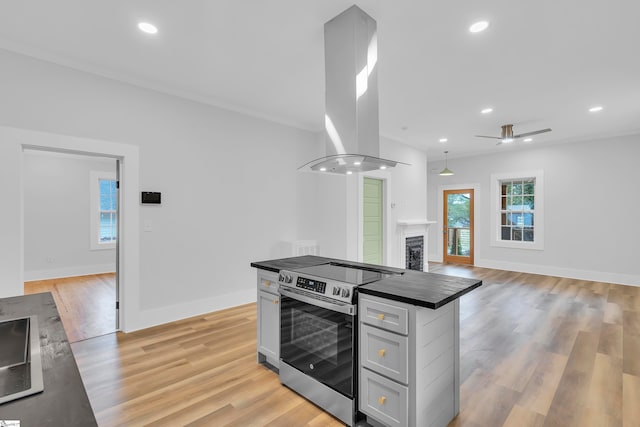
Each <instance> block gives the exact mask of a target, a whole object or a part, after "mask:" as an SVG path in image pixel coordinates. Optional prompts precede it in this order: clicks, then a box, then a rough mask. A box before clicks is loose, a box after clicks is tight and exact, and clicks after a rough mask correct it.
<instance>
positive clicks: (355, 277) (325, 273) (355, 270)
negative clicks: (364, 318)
mask: <svg viewBox="0 0 640 427" xmlns="http://www.w3.org/2000/svg"><path fill="white" fill-rule="evenodd" d="M295 272H296V273H298V274H300V275H305V274H308V275H311V276H316V277H322V278H325V279H331V280H336V281H339V282H344V283H349V284H352V285H355V286H360V285H365V284H367V283H371V282H376V281H378V280H381V279H384V278H386V277H391V276H393V275H395V274H396V273H392V272H390V271H386V270H369V269H364V268H359V267H353V266H347V265H344V264H338V263H335V262H331V263H328V264H320V265H314V266H311V267H303V268H297V269H296V270H295Z"/></svg>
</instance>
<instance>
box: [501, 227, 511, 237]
mask: <svg viewBox="0 0 640 427" xmlns="http://www.w3.org/2000/svg"><path fill="white" fill-rule="evenodd" d="M502 240H511V227H502Z"/></svg>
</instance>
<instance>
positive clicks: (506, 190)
mask: <svg viewBox="0 0 640 427" xmlns="http://www.w3.org/2000/svg"><path fill="white" fill-rule="evenodd" d="M510 193H511V184H510V183H506V182H505V183H503V184H502V195H503V196H506V195H507V194H510Z"/></svg>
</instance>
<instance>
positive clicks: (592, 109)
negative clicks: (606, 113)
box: [589, 105, 602, 113]
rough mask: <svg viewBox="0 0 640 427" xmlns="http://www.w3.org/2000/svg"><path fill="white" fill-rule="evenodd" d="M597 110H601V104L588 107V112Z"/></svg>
mask: <svg viewBox="0 0 640 427" xmlns="http://www.w3.org/2000/svg"><path fill="white" fill-rule="evenodd" d="M598 111H602V105H597V106H595V107H591V108H589V112H590V113H597V112H598Z"/></svg>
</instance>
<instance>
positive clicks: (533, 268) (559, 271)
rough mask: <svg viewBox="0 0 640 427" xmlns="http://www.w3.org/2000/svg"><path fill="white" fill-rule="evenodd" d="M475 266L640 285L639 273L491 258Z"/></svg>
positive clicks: (437, 258)
mask: <svg viewBox="0 0 640 427" xmlns="http://www.w3.org/2000/svg"><path fill="white" fill-rule="evenodd" d="M429 261H430V262H439V263H442V256H438V255H437V254H436V255H435V256H432V257H430V258H429ZM474 265H475V267H482V268H493V269H495V270H507V271H517V272H518V273H529V274H543V275H545V276H556V277H567V278H570V279H577V280H588V281H592V282H605V283H616V284H619V285H629V286H640V275H637V274H621V273H611V272H607V271H595V270H579V269H576V268H565V267H556V266H552V265H536V264H525V263H518V262H507V261H496V260H492V259H476V260H475V264H474Z"/></svg>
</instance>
